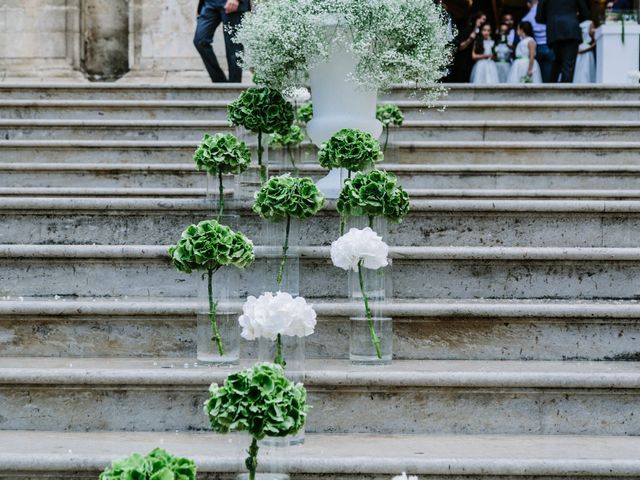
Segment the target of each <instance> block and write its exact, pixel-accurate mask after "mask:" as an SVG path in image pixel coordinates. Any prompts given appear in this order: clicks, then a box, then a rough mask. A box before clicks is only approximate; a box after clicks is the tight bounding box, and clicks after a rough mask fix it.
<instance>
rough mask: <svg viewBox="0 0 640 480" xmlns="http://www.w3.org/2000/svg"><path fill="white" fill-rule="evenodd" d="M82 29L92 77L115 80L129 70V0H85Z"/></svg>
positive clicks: (83, 61)
mask: <svg viewBox="0 0 640 480" xmlns="http://www.w3.org/2000/svg"><path fill="white" fill-rule="evenodd" d="M80 31H81V39H82V44H81V64H82V70H83V71H84V72H85V75H87V77H88V78H89V79H90V80H93V81H110V80H116V79H118V78H120V77H121V76H122V75H124V74H125V73H126V72H127V71H128V70H129V57H128V42H129V0H82V4H81V15H80Z"/></svg>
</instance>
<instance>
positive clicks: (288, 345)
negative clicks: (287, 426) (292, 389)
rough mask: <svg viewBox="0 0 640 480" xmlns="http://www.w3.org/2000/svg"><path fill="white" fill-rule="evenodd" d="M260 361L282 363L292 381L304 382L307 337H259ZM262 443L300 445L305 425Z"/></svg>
mask: <svg viewBox="0 0 640 480" xmlns="http://www.w3.org/2000/svg"><path fill="white" fill-rule="evenodd" d="M258 361H260V362H270V363H277V364H279V365H282V366H283V367H284V372H285V375H286V377H287V378H288V379H289V380H290V381H292V382H295V383H304V379H305V378H304V377H305V337H297V336H288V335H279V336H278V338H276V339H275V340H271V339H268V338H259V339H258ZM261 443H263V444H265V445H270V446H275V447H287V446H291V445H300V444H302V443H304V427H302V429H301V430H300V431H299V432H298V433H297V434H295V435H289V436H287V437H267V438H265V439H264V440H263V441H262V442H261Z"/></svg>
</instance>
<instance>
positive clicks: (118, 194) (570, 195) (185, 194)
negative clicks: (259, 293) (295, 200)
mask: <svg viewBox="0 0 640 480" xmlns="http://www.w3.org/2000/svg"><path fill="white" fill-rule="evenodd" d="M229 183H231V181H230V182H229ZM406 191H407V193H408V194H409V195H410V197H411V198H412V199H416V200H429V199H450V200H457V199H470V198H475V199H546V198H548V199H551V200H559V199H575V200H587V201H595V200H599V199H604V200H640V190H579V189H565V190H538V189H536V190H526V189H517V190H516V189H446V188H445V189H433V190H431V189H424V188H407V189H406ZM207 193H208V190H207V188H198V187H191V188H148V187H140V188H137V187H124V188H121V187H106V188H105V187H0V198H2V197H9V198H12V197H24V196H26V197H31V198H34V197H45V198H100V197H108V198H126V199H131V200H137V199H139V198H148V197H152V198H159V199H175V198H177V199H180V198H198V199H203V198H207ZM216 193H217V192H216ZM233 194H234V190H233V188H231V189H227V188H225V192H224V195H223V196H224V197H228V198H232V197H233ZM209 198H217V196H215V197H209Z"/></svg>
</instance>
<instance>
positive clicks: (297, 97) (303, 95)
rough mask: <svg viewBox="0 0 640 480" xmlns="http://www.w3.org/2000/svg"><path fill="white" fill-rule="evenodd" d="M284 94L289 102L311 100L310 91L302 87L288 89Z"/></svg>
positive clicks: (295, 102) (299, 102)
mask: <svg viewBox="0 0 640 480" xmlns="http://www.w3.org/2000/svg"><path fill="white" fill-rule="evenodd" d="M285 96H286V99H287V100H288V101H289V102H291V103H294V104H297V105H300V104H301V103H305V102H308V101H309V100H311V92H310V91H309V90H308V89H306V88H304V87H302V88H294V89H292V90H289V91H288V92H286V95H285Z"/></svg>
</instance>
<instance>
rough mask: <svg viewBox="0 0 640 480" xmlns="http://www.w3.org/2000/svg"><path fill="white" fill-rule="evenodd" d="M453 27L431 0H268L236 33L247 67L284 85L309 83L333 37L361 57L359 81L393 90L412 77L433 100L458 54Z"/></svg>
mask: <svg viewBox="0 0 640 480" xmlns="http://www.w3.org/2000/svg"><path fill="white" fill-rule="evenodd" d="M338 24H339V27H336V25H338ZM447 28H448V16H447V14H446V12H445V10H444V8H443V7H442V6H441V5H439V4H438V3H437V2H432V1H425V0H394V1H392V2H390V1H389V0H323V1H321V2H320V1H318V0H268V1H262V2H259V3H257V4H256V6H255V8H254V9H253V11H252V12H251V14H248V15H246V16H245V18H244V20H243V23H242V25H241V26H240V27H239V29H238V31H237V33H236V36H235V39H236V41H238V42H239V43H241V44H243V45H244V52H243V54H242V56H241V62H242V64H243V66H244V68H247V69H252V70H253V71H254V72H255V73H256V77H257V78H258V79H259V80H260V81H262V82H264V84H265V85H267V86H270V87H273V88H276V89H278V90H281V91H285V90H289V89H292V88H296V87H300V86H303V85H305V84H306V83H307V79H308V71H309V69H310V68H312V67H314V66H315V65H317V64H319V63H322V62H323V61H326V60H327V58H328V56H329V53H330V51H331V45H330V42H329V41H328V40H327V39H330V40H331V41H340V42H341V43H343V44H344V45H347V46H348V48H350V49H351V51H352V52H353V54H354V56H355V58H357V59H358V64H357V66H356V68H355V71H354V72H353V78H352V80H353V81H354V82H355V83H357V84H359V85H361V86H363V87H368V88H376V89H381V90H386V89H389V88H390V87H391V86H393V85H395V84H398V83H405V82H409V83H411V84H414V85H416V86H417V87H420V88H424V89H425V95H424V96H425V99H426V100H433V99H435V98H437V97H438V96H439V94H440V93H441V92H442V89H441V88H435V87H434V86H435V85H436V84H437V82H438V81H439V80H440V79H441V78H442V77H443V76H444V75H445V74H446V69H447V65H448V64H449V62H450V60H451V54H452V48H451V44H450V42H449V35H448V31H447Z"/></svg>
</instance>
